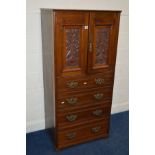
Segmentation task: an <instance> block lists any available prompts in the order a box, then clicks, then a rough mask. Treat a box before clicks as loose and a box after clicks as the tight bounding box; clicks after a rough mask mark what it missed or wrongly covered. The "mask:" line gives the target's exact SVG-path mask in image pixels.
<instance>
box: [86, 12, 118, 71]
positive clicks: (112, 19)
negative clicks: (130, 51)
mask: <svg viewBox="0 0 155 155" xmlns="http://www.w3.org/2000/svg"><path fill="white" fill-rule="evenodd" d="M118 23H119V16H118V14H114V13H110V12H104V13H103V12H92V13H90V23H89V28H90V29H89V51H88V72H90V73H98V72H102V71H103V70H105V71H106V70H110V69H114V66H115V59H116V48H117V37H118V36H117V35H118V32H117V27H118V26H119V25H118Z"/></svg>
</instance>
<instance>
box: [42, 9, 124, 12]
mask: <svg viewBox="0 0 155 155" xmlns="http://www.w3.org/2000/svg"><path fill="white" fill-rule="evenodd" d="M40 10H41V11H95V12H96V11H102V12H104V11H105V12H122V10H79V9H50V8H40Z"/></svg>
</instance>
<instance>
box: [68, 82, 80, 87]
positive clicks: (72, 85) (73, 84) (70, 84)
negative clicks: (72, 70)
mask: <svg viewBox="0 0 155 155" xmlns="http://www.w3.org/2000/svg"><path fill="white" fill-rule="evenodd" d="M67 86H68V87H69V88H76V87H77V86H78V82H77V81H70V82H68V83H67Z"/></svg>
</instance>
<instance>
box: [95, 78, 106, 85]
mask: <svg viewBox="0 0 155 155" xmlns="http://www.w3.org/2000/svg"><path fill="white" fill-rule="evenodd" d="M95 82H96V84H97V85H102V84H103V83H104V79H102V78H96V79H95Z"/></svg>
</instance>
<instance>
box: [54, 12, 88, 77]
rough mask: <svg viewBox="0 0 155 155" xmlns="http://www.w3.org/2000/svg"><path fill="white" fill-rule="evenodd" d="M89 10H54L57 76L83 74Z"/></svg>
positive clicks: (85, 65) (85, 64)
mask: <svg viewBox="0 0 155 155" xmlns="http://www.w3.org/2000/svg"><path fill="white" fill-rule="evenodd" d="M88 19H89V12H82V11H55V58H56V59H55V63H56V74H57V76H74V75H82V74H85V71H86V67H87V40H88Z"/></svg>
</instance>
